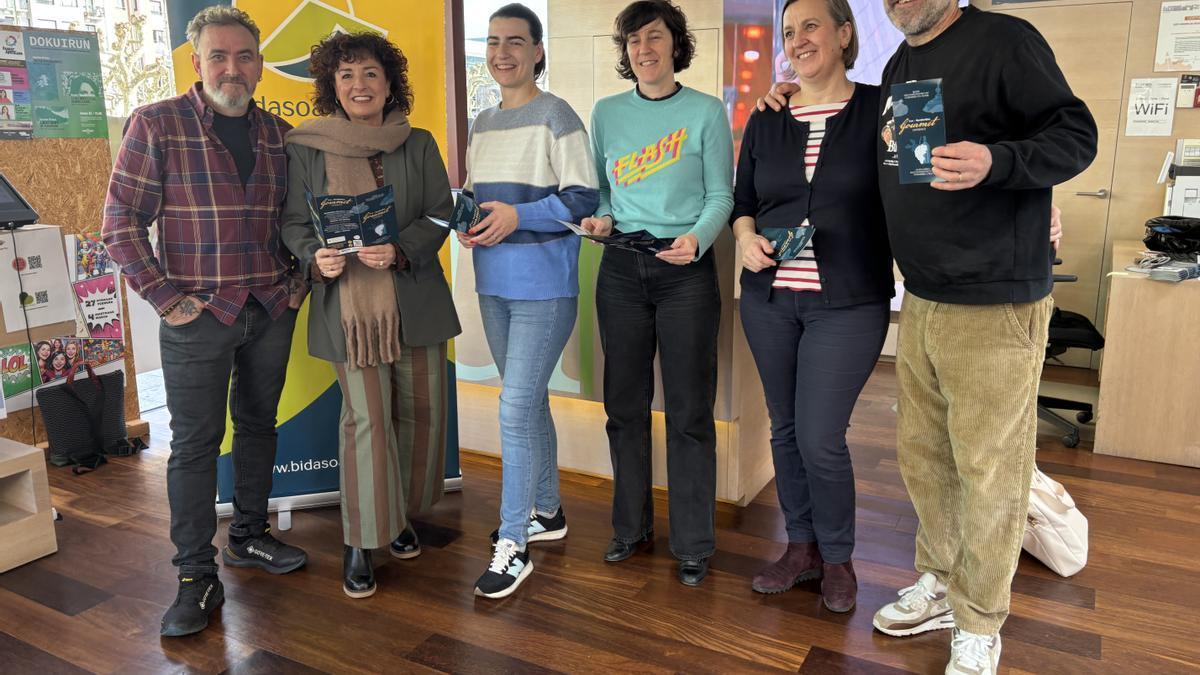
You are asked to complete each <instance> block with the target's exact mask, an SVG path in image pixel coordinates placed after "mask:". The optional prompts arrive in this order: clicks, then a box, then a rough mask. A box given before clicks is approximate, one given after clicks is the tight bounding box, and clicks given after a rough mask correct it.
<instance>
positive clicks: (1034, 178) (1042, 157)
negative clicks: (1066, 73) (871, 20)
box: [878, 7, 1097, 304]
mask: <svg viewBox="0 0 1200 675" xmlns="http://www.w3.org/2000/svg"><path fill="white" fill-rule="evenodd" d="M933 78H941V79H942V95H943V102H944V105H945V115H946V140H947V143H954V142H957V141H973V142H975V143H981V144H983V145H986V146H987V147H988V149H989V150H990V151H991V155H992V168H991V172H990V173H989V175H988V176H987V178H986V179H985V180H984V181H983V183H981V184H979V185H977V186H975V187H974V188H971V189H968V190H962V191H957V192H945V191H941V190H936V189H934V188H932V187H930V186H929V185H924V184H918V185H901V184H900V181H899V176H898V174H897V168H896V148H895V145H894V143H892V144H889V143H887V142H885V139H886V138H887V137H888V135H887V134H885V133H884V131H885V128H886V127H887V126H888V125H889V124H890V123H891V120H892V111H891V97H890V95H889V94H890V91H891V85H892V84H896V83H903V82H909V81H912V80H927V79H933ZM882 86H883V92H882V97H881V98H882V101H883V105H882V106H881V111H880V118H879V122H880V137H879V139H878V157H879V190H880V194H881V196H882V197H883V203H884V211H885V213H886V214H887V225H888V236H889V238H890V240H891V248H892V254H893V255H894V256H895V258H896V262H897V263H898V264H899V266H900V271H901V272H902V273H903V275H904V284H905V288H906V289H907V290H908V291H909V292H912V293H914V294H916V295H917V296H919V297H921V298H924V299H926V300H931V301H934V302H948V303H957V304H995V303H1006V302H1032V301H1034V300H1038V299H1041V298H1043V297H1045V296H1046V295H1048V294H1049V293H1050V289H1051V287H1052V286H1053V282H1052V280H1051V265H1052V263H1053V260H1054V253H1053V250H1052V248H1051V246H1050V238H1049V233H1048V227H1049V219H1050V201H1051V188H1052V187H1053V186H1055V185H1057V184H1059V183H1062V182H1064V181H1067V180H1069V179H1071V178H1073V177H1075V176H1076V175H1078V174H1079V173H1081V172H1082V171H1083V170H1084V169H1086V168H1087V167H1088V165H1089V164H1091V162H1092V159H1093V158H1094V157H1095V156H1096V137H1097V132H1096V123H1095V121H1094V120H1093V119H1092V115H1091V113H1090V112H1089V111H1088V109H1087V106H1086V105H1084V103H1083V101H1081V100H1080V99H1079V98H1078V97H1076V96H1075V95H1074V94H1073V93H1072V92H1071V88H1070V87H1069V86H1068V85H1067V82H1066V79H1065V78H1064V77H1063V74H1062V71H1061V70H1060V69H1059V67H1058V64H1057V63H1056V62H1055V60H1054V54H1053V52H1051V50H1050V46H1049V45H1048V44H1046V41H1045V39H1043V38H1042V36H1041V35H1040V34H1039V33H1038V32H1037V30H1036V29H1034V28H1033V26H1031V25H1030V24H1029V23H1028V22H1026V21H1023V20H1021V19H1017V18H1014V17H1011V16H1007V15H1004V14H998V13H992V12H981V11H979V10H977V9H975V8H974V7H965V8H964V9H963V15H962V16H961V17H959V18H958V20H957V21H955V22H954V23H952V24H951V25H950V26H949V27H948V28H947V29H946V30H945V31H944V32H943V33H942V34H941V35H939V36H938V37H936V38H934V39H933V40H932V41H930V42H928V43H926V44H924V45H921V46H919V47H911V46H909V45H908V44H907V43H905V44H902V45H900V48H899V49H897V51H896V53H895V55H893V56H892V58H891V60H889V61H888V64H887V66H886V67H885V68H884V71H883V84H882ZM889 146H890V147H889ZM1080 225H1081V226H1084V227H1086V226H1087V224H1086V223H1081V224H1080Z"/></svg>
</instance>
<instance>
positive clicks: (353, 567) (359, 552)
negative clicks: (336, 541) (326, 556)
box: [342, 546, 375, 598]
mask: <svg viewBox="0 0 1200 675" xmlns="http://www.w3.org/2000/svg"><path fill="white" fill-rule="evenodd" d="M342 590H343V591H345V592H346V595H348V596H350V597H352V598H368V597H370V596H372V595H375V570H374V569H372V567H371V549H369V548H354V547H353V546H347V547H346V548H345V551H343V553H342Z"/></svg>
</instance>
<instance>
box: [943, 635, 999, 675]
mask: <svg viewBox="0 0 1200 675" xmlns="http://www.w3.org/2000/svg"><path fill="white" fill-rule="evenodd" d="M999 668H1000V636H999V635H977V634H975V633H968V632H967V631H965V630H959V629H957V628H955V629H954V639H953V640H951V641H950V663H947V664H946V675H996V673H997V672H998V671H999Z"/></svg>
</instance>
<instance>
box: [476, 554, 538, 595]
mask: <svg viewBox="0 0 1200 675" xmlns="http://www.w3.org/2000/svg"><path fill="white" fill-rule="evenodd" d="M532 571H533V562H532V561H530V560H529V548H528V547H526V548H525V550H524V551H519V550H517V543H516V542H514V541H513V540H511V539H501V540H500V541H499V542H498V543H497V544H496V545H495V546H494V547H492V562H491V564H490V565H488V568H487V570H486V571H485V572H484V573H483V576H481V577H479V581H476V582H475V595H480V596H483V597H485V598H504V597H508V596H509V595H512V593H513V591H515V590H517V588H518V587H519V586H520V585H521V584H522V583H523V582H524V581H525V579H527V578H528V577H529V573H530V572H532Z"/></svg>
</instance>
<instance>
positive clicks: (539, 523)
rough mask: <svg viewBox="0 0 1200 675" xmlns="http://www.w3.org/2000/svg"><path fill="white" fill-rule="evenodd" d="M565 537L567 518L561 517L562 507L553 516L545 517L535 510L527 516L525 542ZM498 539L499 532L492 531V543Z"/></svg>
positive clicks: (554, 539) (555, 539)
mask: <svg viewBox="0 0 1200 675" xmlns="http://www.w3.org/2000/svg"><path fill="white" fill-rule="evenodd" d="M566 536H567V517H566V516H564V515H563V508H562V506H559V507H558V511H555V512H554V515H553V516H550V517H548V518H547V517H546V516H543V515H541V514H539V513H538V512H537V510H536V509H535V510H534V511H533V512H532V513H530V514H529V527H528V528H527V529H526V530H525V541H527V542H529V543H531V544H532V543H534V542H538V541H557V540H559V539H562V538H564V537H566ZM499 539H500V530H492V543H493V544H495V543H496V542H497V541H498V540H499Z"/></svg>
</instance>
